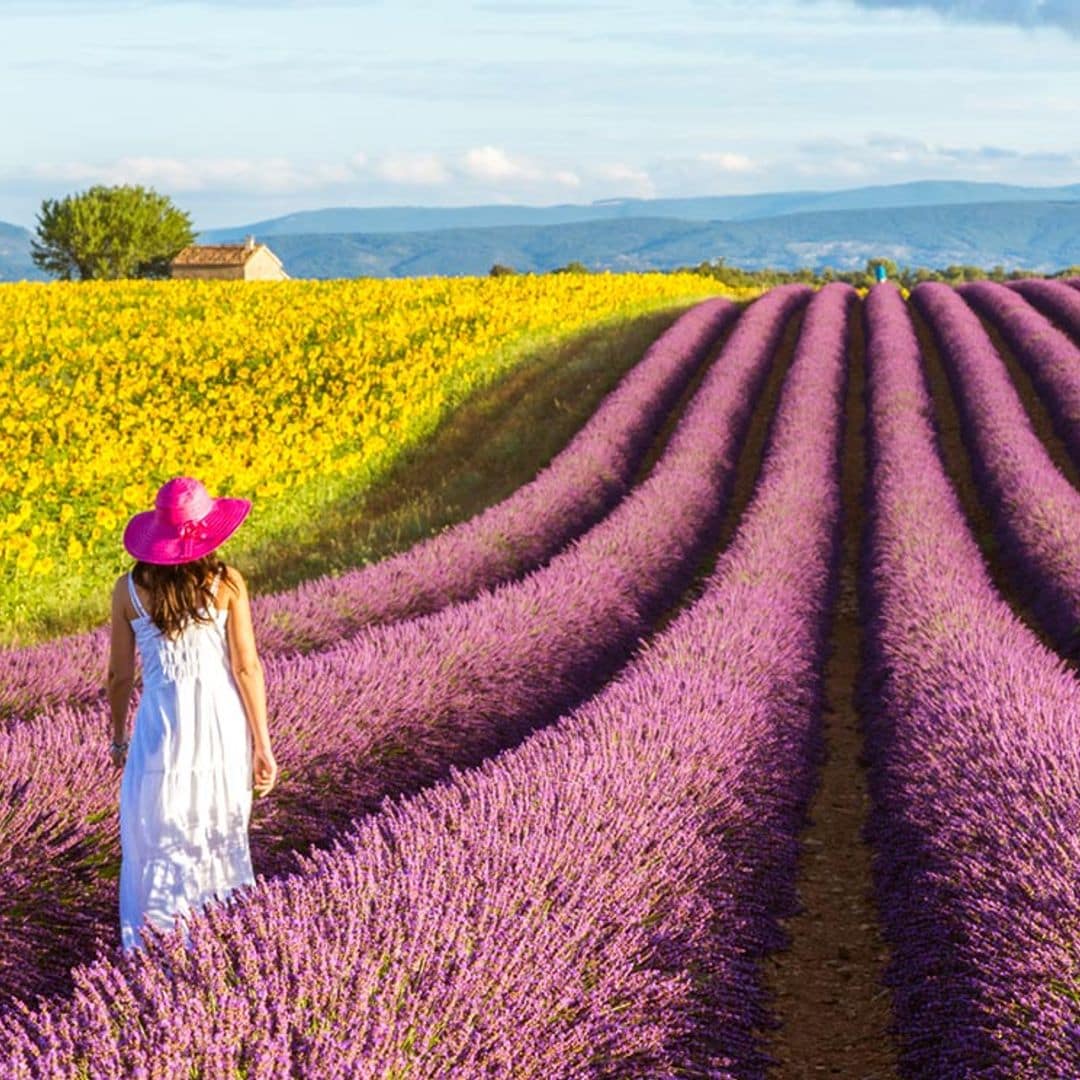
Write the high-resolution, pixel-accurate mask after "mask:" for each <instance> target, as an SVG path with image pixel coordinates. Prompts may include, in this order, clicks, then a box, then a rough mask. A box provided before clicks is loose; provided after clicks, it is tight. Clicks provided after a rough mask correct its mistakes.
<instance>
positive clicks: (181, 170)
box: [33, 157, 356, 194]
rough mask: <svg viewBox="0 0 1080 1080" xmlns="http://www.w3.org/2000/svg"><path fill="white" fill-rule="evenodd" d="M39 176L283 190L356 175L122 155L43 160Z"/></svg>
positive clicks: (340, 166) (332, 168) (337, 166)
mask: <svg viewBox="0 0 1080 1080" xmlns="http://www.w3.org/2000/svg"><path fill="white" fill-rule="evenodd" d="M33 175H34V176H35V177H37V178H38V179H40V180H59V181H64V182H66V183H84V184H144V185H147V186H150V187H162V188H167V189H170V190H173V191H181V192H191V191H211V190H224V191H253V192H257V193H259V194H281V193H288V192H293V191H312V190H318V189H321V188H327V187H334V186H336V185H339V184H346V183H349V182H351V181H352V180H354V179H355V178H356V171H355V169H354V168H353V167H352V166H351V165H349V164H346V163H340V162H332V163H315V164H311V165H301V164H295V163H294V162H292V161H290V160H289V159H288V158H283V157H272V158H259V159H255V158H169V157H124V158H119V159H117V160H116V161H112V162H106V163H104V164H102V163H92V162H83V161H71V162H62V163H59V164H43V165H38V166H37V167H36V168H34V169H33Z"/></svg>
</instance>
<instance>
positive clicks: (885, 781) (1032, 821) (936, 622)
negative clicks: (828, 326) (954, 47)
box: [864, 286, 1080, 1080]
mask: <svg viewBox="0 0 1080 1080" xmlns="http://www.w3.org/2000/svg"><path fill="white" fill-rule="evenodd" d="M866 313H867V323H868V364H869V403H868V433H869V445H870V452H871V453H870V457H871V475H870V483H869V491H870V494H871V515H870V533H869V537H868V550H867V556H868V558H867V560H866V563H865V567H866V573H867V575H868V579H869V580H868V584H869V591H870V594H871V606H872V609H873V615H872V618H871V620H870V624H869V627H868V629H869V637H870V644H871V657H872V659H871V670H870V673H869V678H868V679H867V682H866V684H865V687H864V690H865V691H866V693H867V695H868V696H867V698H866V705H867V713H866V716H867V720H866V723H867V749H868V757H869V761H870V781H871V793H872V798H873V808H872V813H871V822H870V826H869V830H868V832H869V836H870V839H871V841H872V843H873V844H874V846H875V848H876V855H875V882H876V889H877V896H878V903H879V908H880V911H881V913H882V917H883V921H884V925H885V929H886V935H887V938H888V940H889V944H890V946H891V952H892V959H891V963H890V967H889V971H888V975H887V978H888V981H889V982H890V984H891V986H892V990H893V1000H894V1007H895V1019H896V1023H897V1027H898V1031H899V1035H900V1038H901V1050H902V1061H901V1065H902V1071H903V1073H904V1075H907V1076H913V1077H914V1076H919V1077H923V1076H925V1077H931V1076H932V1077H935V1078H936V1080H959V1078H961V1077H962V1078H964V1080H973V1078H979V1080H1005V1078H1012V1077H1017V1076H1032V1077H1036V1076H1038V1077H1044V1076H1045V1077H1050V1076H1062V1077H1064V1076H1072V1075H1075V1066H1076V1062H1077V1060H1080V1004H1078V1002H1080V984H1078V983H1077V976H1076V932H1077V927H1078V926H1080V828H1078V826H1080V683H1078V682H1077V680H1076V679H1075V678H1074V677H1073V676H1072V675H1071V674H1070V673H1069V672H1068V671H1067V670H1066V669H1065V668H1064V666H1063V665H1062V663H1061V661H1060V659H1059V658H1058V657H1056V656H1055V655H1054V654H1053V653H1052V652H1050V651H1049V650H1048V649H1046V648H1045V647H1044V646H1042V645H1041V644H1040V642H1039V641H1038V640H1037V639H1036V638H1035V636H1034V635H1033V634H1032V633H1031V632H1030V631H1029V630H1028V629H1027V628H1026V627H1024V626H1023V624H1022V623H1021V622H1020V621H1019V619H1017V617H1016V616H1015V615H1014V614H1013V613H1012V611H1011V609H1010V608H1009V606H1008V604H1006V603H1005V602H1004V601H1003V600H1002V599H1001V597H1000V596H999V595H998V594H997V593H996V591H995V590H994V588H993V586H992V584H991V581H990V577H989V574H988V571H987V568H986V566H985V565H984V563H983V561H982V559H981V557H980V553H979V549H978V546H977V544H976V543H975V540H974V538H973V536H972V535H971V533H970V531H969V530H968V528H967V526H966V523H965V520H964V514H963V511H962V509H961V507H960V505H959V502H958V499H957V497H956V495H955V492H954V491H953V489H952V488H951V487H950V485H949V482H948V480H947V478H946V476H945V472H944V469H943V468H942V463H941V459H940V457H939V455H938V450H937V447H936V445H935V437H934V432H933V429H932V426H931V420H930V418H931V417H932V415H933V408H932V405H931V401H930V397H929V394H928V392H927V387H926V384H925V382H924V379H923V376H922V373H921V371H920V356H919V349H918V345H917V343H916V339H915V336H914V333H913V330H912V326H911V321H910V319H909V317H908V315H907V312H906V310H905V308H904V304H903V302H902V300H901V299H900V297H899V294H898V293H897V292H896V291H895V290H894V289H893V288H891V287H889V286H878V287H876V288H875V289H873V290H872V291H871V293H870V295H869V297H868V299H867V303H866Z"/></svg>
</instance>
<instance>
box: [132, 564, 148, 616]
mask: <svg viewBox="0 0 1080 1080" xmlns="http://www.w3.org/2000/svg"><path fill="white" fill-rule="evenodd" d="M127 584H128V593H129V594H130V595H131V603H132V605H133V606H134V608H135V611H136V613H137V614H138V615H140V616H141V617H142V618H144V619H148V618H149V617H150V616H149V615H148V614H147V611H146V608H144V607H143V605H142V601H141V600H140V599H139V594H138V593H137V592H136V591H135V579H134V578H133V577H132V576H131V571H130V570H129V571H128V575H127Z"/></svg>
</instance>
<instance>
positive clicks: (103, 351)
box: [0, 274, 719, 643]
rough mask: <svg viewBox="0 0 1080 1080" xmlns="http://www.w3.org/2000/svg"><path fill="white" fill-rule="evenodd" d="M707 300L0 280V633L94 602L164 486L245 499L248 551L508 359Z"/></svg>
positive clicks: (510, 287)
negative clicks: (135, 516) (140, 515)
mask: <svg viewBox="0 0 1080 1080" xmlns="http://www.w3.org/2000/svg"><path fill="white" fill-rule="evenodd" d="M717 291H719V289H718V287H717V285H716V283H715V282H713V281H711V280H709V279H707V278H704V277H698V276H696V275H692V274H549V275H513V276H510V275H508V276H505V277H492V278H419V279H406V280H377V279H361V280H351V281H329V282H319V281H286V282H272V283H251V282H221V281H210V282H206V281H157V282H151V281H126V282H92V283H91V282H88V283H54V284H49V285H41V284H13V285H4V286H0V447H2V453H3V461H4V465H5V467H4V469H3V470H0V570H2V575H0V583H2V584H0V634H2V639H3V641H4V642H5V643H12V642H14V641H18V640H20V638H21V637H22V628H24V627H29V626H33V625H34V624H35V623H37V622H40V616H41V615H42V612H43V611H44V610H52V609H54V608H55V610H56V612H59V611H61V610H67V611H77V610H79V609H80V608H81V610H82V611H83V613H84V615H85V614H86V613H87V612H91V611H93V610H94V606H95V605H96V606H97V607H102V605H103V604H104V603H105V601H104V600H102V599H101V598H100V595H99V594H100V593H101V590H103V589H105V590H107V586H108V584H109V583H110V582H111V581H112V580H113V578H114V577H115V576H116V574H117V573H119V572H120V571H121V570H123V569H124V568H125V567H126V566H128V565H130V559H129V558H128V556H127V555H126V553H125V552H124V550H123V547H122V545H121V535H122V531H123V527H124V524H125V523H126V521H127V519H128V517H129V516H130V515H131V514H132V513H134V512H136V511H138V510H145V509H149V508H151V507H152V505H153V497H154V493H155V492H156V490H157V488H158V487H159V486H160V485H161V483H163V482H164V481H165V480H166V479H168V478H169V477H170V476H174V475H178V474H184V475H190V476H195V477H197V478H198V479H200V480H202V482H203V483H204V484H206V486H207V487H208V488H209V490H210V491H211V493H212V494H215V495H233V496H243V497H246V498H250V499H251V500H252V502H253V503H254V506H253V511H252V517H251V527H250V528H248V529H246V530H245V532H246V536H245V541H244V542H245V543H246V544H248V545H249V546H257V545H259V544H266V543H270V542H272V540H273V536H274V533H275V530H278V529H281V528H283V527H286V526H288V525H289V524H290V523H291V522H292V523H295V522H296V521H298V520H301V519H303V518H304V517H306V516H310V515H317V514H318V512H319V508H320V506H325V505H327V502H328V500H332V499H333V498H335V497H337V496H338V495H339V494H340V493H341V492H342V490H343V486H345V485H347V486H348V488H349V490H352V491H355V490H358V489H362V488H363V487H365V486H367V485H370V484H372V483H373V482H374V481H375V480H377V479H378V478H379V477H380V476H382V475H384V474H385V473H386V471H387V470H388V469H389V468H390V467H391V466H392V465H393V463H394V461H395V459H396V458H397V457H398V456H399V455H400V454H401V452H402V451H403V450H404V449H406V448H408V447H409V446H412V445H414V444H416V443H418V442H419V441H421V440H423V439H424V438H425V437H426V436H428V435H429V434H430V433H431V432H432V431H433V430H434V429H435V428H436V427H437V426H438V424H439V422H440V420H441V419H442V418H443V417H444V416H445V415H446V414H447V413H448V411H449V410H452V409H453V408H455V406H457V405H458V404H460V403H461V402H462V401H464V400H465V399H466V398H467V397H468V396H469V395H470V394H471V393H472V392H474V391H475V390H477V389H478V388H481V387H483V386H485V385H488V384H490V383H492V382H493V381H494V380H497V379H498V378H499V377H500V375H502V374H504V373H505V372H507V371H508V370H509V369H510V368H511V367H513V365H514V364H515V363H516V362H518V361H519V360H520V359H521V357H522V356H523V355H524V354H525V352H526V349H527V348H528V347H530V346H533V345H537V344H539V343H542V342H544V341H546V340H553V339H558V338H561V337H565V336H568V335H571V334H573V333H575V332H577V331H579V330H581V329H583V328H585V327H586V326H590V325H595V324H597V323H602V322H605V321H607V320H613V319H619V318H625V317H628V316H629V315H632V314H638V313H640V312H643V311H645V310H648V309H650V308H657V307H661V306H668V305H672V304H676V303H685V302H689V301H691V300H693V299H697V298H701V297H704V296H706V295H709V294H712V293H716V292H717ZM105 596H106V599H107V591H106V593H105ZM91 598H93V599H91ZM105 614H106V612H105V610H104V608H103V607H102V611H101V617H104V615H105ZM46 622H48V620H46ZM57 625H59V624H57Z"/></svg>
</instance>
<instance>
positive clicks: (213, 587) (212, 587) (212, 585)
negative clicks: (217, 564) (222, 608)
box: [210, 570, 221, 597]
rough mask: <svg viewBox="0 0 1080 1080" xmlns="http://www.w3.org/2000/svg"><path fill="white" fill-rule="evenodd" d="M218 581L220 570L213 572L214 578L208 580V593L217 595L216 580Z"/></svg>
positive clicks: (219, 579)
mask: <svg viewBox="0 0 1080 1080" xmlns="http://www.w3.org/2000/svg"><path fill="white" fill-rule="evenodd" d="M219 581H221V571H220V570H218V571H216V572H215V574H214V580H213V581H211V582H210V595H211V596H213V597H216V596H217V587H218V582H219Z"/></svg>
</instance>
